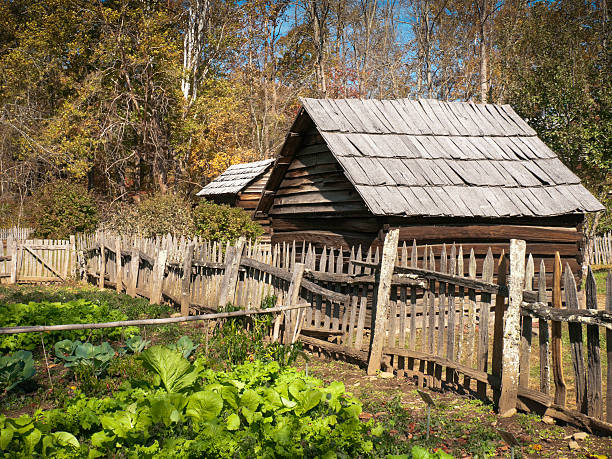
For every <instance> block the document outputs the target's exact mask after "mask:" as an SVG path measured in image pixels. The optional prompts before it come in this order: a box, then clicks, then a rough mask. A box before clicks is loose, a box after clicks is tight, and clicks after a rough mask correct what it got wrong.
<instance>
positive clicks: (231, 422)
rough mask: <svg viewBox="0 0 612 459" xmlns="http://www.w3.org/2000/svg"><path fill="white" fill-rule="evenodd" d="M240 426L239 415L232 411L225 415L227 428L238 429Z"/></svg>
mask: <svg viewBox="0 0 612 459" xmlns="http://www.w3.org/2000/svg"><path fill="white" fill-rule="evenodd" d="M239 428H240V416H238V415H237V414H236V413H232V414H230V415H229V416H228V417H227V430H238V429H239Z"/></svg>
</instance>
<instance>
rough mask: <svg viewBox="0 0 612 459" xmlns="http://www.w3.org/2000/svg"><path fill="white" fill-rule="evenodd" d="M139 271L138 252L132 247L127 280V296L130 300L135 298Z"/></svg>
mask: <svg viewBox="0 0 612 459" xmlns="http://www.w3.org/2000/svg"><path fill="white" fill-rule="evenodd" d="M139 269H140V251H139V250H138V248H137V247H136V246H134V247H132V252H131V255H130V278H129V279H128V286H127V292H126V293H127V294H128V295H130V296H131V297H132V298H134V297H135V296H136V286H137V285H138V271H139Z"/></svg>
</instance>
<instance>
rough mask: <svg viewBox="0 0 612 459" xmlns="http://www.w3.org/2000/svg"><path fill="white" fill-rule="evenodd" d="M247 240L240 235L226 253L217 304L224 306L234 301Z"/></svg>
mask: <svg viewBox="0 0 612 459" xmlns="http://www.w3.org/2000/svg"><path fill="white" fill-rule="evenodd" d="M245 242H246V238H245V237H240V238H238V240H237V241H236V243H235V245H234V246H233V247H232V248H231V249H230V250H229V252H230V253H228V251H226V253H225V257H226V258H225V272H224V273H223V280H222V281H221V287H220V291H219V299H218V301H217V306H218V307H220V308H223V307H225V306H226V305H227V303H230V302H232V301H233V298H234V292H235V290H236V281H237V280H238V269H239V268H240V259H241V258H242V249H243V248H244V243H245Z"/></svg>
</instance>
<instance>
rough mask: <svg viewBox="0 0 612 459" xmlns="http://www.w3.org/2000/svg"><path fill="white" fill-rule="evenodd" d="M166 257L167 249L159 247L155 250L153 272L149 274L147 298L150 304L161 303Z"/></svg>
mask: <svg viewBox="0 0 612 459" xmlns="http://www.w3.org/2000/svg"><path fill="white" fill-rule="evenodd" d="M167 259H168V251H167V250H166V249H160V250H159V251H158V252H157V259H156V260H155V265H154V266H153V273H152V275H151V297H150V299H149V301H150V303H151V304H161V302H162V289H163V285H164V272H165V270H166V260H167Z"/></svg>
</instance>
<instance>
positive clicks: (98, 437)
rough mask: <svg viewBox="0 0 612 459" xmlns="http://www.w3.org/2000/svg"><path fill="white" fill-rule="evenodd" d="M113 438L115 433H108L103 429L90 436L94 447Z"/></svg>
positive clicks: (98, 446)
mask: <svg viewBox="0 0 612 459" xmlns="http://www.w3.org/2000/svg"><path fill="white" fill-rule="evenodd" d="M114 439H115V435H109V434H108V433H106V432H104V431H100V432H96V433H94V434H93V435H92V436H91V444H92V445H93V446H94V447H96V448H100V447H102V446H104V445H105V444H106V443H108V442H111V441H113V440H114Z"/></svg>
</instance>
